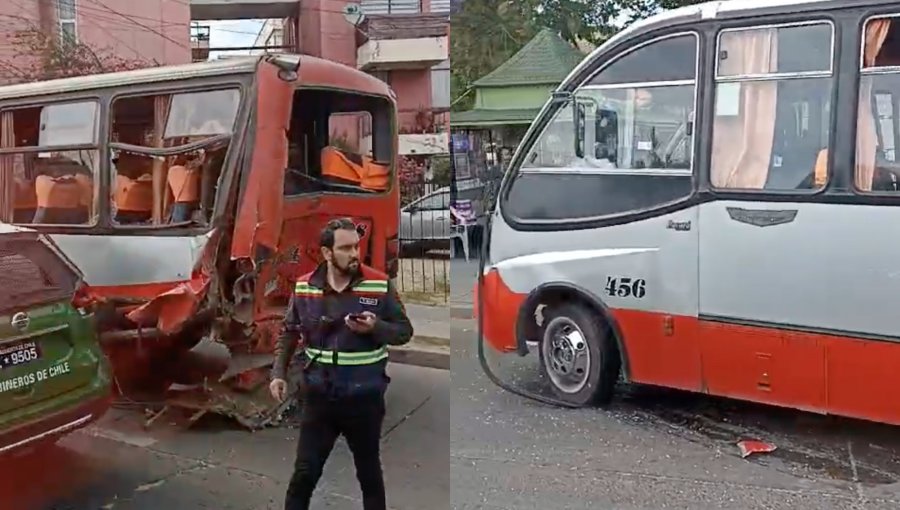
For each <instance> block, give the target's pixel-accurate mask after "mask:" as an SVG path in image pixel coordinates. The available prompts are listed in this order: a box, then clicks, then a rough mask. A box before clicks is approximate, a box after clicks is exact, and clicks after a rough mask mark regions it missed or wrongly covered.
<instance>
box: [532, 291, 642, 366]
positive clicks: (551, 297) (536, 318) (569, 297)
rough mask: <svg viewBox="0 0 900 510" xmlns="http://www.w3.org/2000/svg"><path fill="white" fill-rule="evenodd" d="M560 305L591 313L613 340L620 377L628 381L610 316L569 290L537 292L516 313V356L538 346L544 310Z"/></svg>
mask: <svg viewBox="0 0 900 510" xmlns="http://www.w3.org/2000/svg"><path fill="white" fill-rule="evenodd" d="M563 303H577V304H579V305H581V306H583V307H585V308H587V309H589V310H591V311H593V312H594V313H595V314H596V316H597V317H598V318H599V320H600V323H601V325H602V328H603V330H604V332H605V333H606V334H608V335H610V336H611V337H612V338H613V340H614V345H615V347H616V351H617V354H618V355H619V358H620V360H621V363H620V367H621V369H620V370H621V375H622V376H623V377H624V379H625V380H626V381H627V380H628V358H627V355H626V352H625V349H624V345H623V341H624V339H623V338H622V335H621V333H620V330H619V328H618V326H617V324H616V322H615V319H614V318H613V317H612V316H611V315H610V314H609V311H608V310H607V309H606V306H605V305H604V304H603V303H602V302H600V301H598V300H597V299H596V298H594V297H591V296H590V295H589V294H588V293H586V291H584V290H582V289H578V288H573V287H570V286H548V287H547V288H543V289H536V292H533V293H532V295H531V296H529V298H528V299H527V300H526V301H525V303H524V304H523V306H522V309H521V310H520V312H519V319H518V320H519V324H518V327H517V328H516V330H517V332H518V335H517V337H518V338H517V341H518V344H519V352H520V353H527V352H528V347H527V346H526V342H538V341H540V339H541V335H542V331H541V328H542V326H543V310H544V309H545V308H547V307H551V308H552V307H555V306H558V305H561V304H563Z"/></svg>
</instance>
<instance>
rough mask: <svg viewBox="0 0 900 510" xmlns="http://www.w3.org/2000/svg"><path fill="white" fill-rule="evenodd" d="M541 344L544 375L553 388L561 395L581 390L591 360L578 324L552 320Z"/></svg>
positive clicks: (589, 368) (566, 319)
mask: <svg viewBox="0 0 900 510" xmlns="http://www.w3.org/2000/svg"><path fill="white" fill-rule="evenodd" d="M541 344H542V345H541V349H542V350H543V351H544V352H543V354H544V364H545V365H546V370H547V375H548V376H549V377H550V380H551V381H552V382H553V385H554V386H556V387H557V388H558V389H559V390H560V391H562V392H563V393H578V392H579V391H581V390H582V389H584V387H585V385H586V384H587V381H588V374H589V373H590V371H591V363H592V362H593V360H592V359H591V351H590V349H588V345H587V340H586V339H585V336H584V332H582V331H581V328H580V327H578V324H576V323H575V321H573V320H572V319H570V318H568V317H555V318H554V319H552V320H551V321H550V323H549V324H547V328H546V329H545V330H544V338H543V341H542V342H541Z"/></svg>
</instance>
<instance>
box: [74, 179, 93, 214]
mask: <svg viewBox="0 0 900 510" xmlns="http://www.w3.org/2000/svg"><path fill="white" fill-rule="evenodd" d="M75 181H76V182H77V183H78V186H79V188H80V189H81V200H80V201H79V203H80V204H81V205H82V206H84V207H87V208H88V209H90V207H91V205H93V203H94V178H93V177H92V176H90V175H84V174H76V175H75Z"/></svg>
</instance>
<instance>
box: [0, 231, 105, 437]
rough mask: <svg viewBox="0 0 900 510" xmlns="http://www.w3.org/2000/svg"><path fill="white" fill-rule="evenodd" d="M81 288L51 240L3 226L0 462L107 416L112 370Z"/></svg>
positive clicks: (0, 244)
mask: <svg viewBox="0 0 900 510" xmlns="http://www.w3.org/2000/svg"><path fill="white" fill-rule="evenodd" d="M81 285H82V275H81V272H80V271H79V270H78V269H77V268H76V267H75V266H74V265H73V264H72V263H71V261H70V260H68V259H67V258H66V257H65V255H63V254H62V252H61V251H60V250H59V249H58V248H57V247H56V245H55V244H54V243H53V242H52V241H51V240H50V238H49V237H47V236H45V235H43V234H39V233H37V232H35V231H33V230H29V229H24V228H18V227H13V226H10V225H7V224H0V455H5V454H9V453H12V452H17V451H21V450H23V449H25V448H27V447H36V446H41V445H46V444H48V443H52V442H53V441H55V440H56V439H59V438H60V437H62V436H64V435H66V434H68V433H70V432H72V431H74V430H76V429H79V428H81V427H84V426H86V425H88V424H90V423H91V422H93V421H95V420H97V419H98V418H100V417H101V416H102V415H103V414H104V413H105V412H106V411H107V409H108V408H109V405H110V401H111V393H112V392H111V375H110V366H109V363H108V361H107V359H106V356H105V355H104V354H103V351H102V350H101V348H100V344H99V342H98V337H97V333H96V330H95V328H94V320H93V316H92V314H91V313H89V312H88V311H86V310H85V309H84V308H82V307H81V306H79V305H81V303H80V302H79V300H78V298H76V296H79V295H80V294H79V290H80V289H81Z"/></svg>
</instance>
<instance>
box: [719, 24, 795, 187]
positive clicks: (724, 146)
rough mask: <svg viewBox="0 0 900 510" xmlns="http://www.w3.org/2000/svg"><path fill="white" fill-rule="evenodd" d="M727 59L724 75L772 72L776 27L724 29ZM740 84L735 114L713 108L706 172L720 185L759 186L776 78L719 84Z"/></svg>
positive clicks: (771, 136) (765, 169) (768, 149)
mask: <svg viewBox="0 0 900 510" xmlns="http://www.w3.org/2000/svg"><path fill="white" fill-rule="evenodd" d="M728 37H729V39H730V41H729V42H730V44H728V49H727V51H728V60H727V61H724V62H723V63H722V67H721V68H720V71H721V72H722V73H723V74H725V75H728V76H740V75H748V74H765V73H770V72H774V71H775V70H776V69H777V63H778V36H777V31H776V29H767V30H752V31H747V32H738V33H733V34H729V36H728ZM724 87H740V93H739V94H738V95H737V98H738V102H739V103H738V114H737V115H721V114H719V112H717V115H716V120H715V128H714V134H713V137H714V139H713V154H712V168H711V175H710V178H711V180H712V184H713V186H716V187H719V188H745V189H762V188H763V187H764V186H765V184H766V179H767V178H768V176H769V161H770V159H771V156H772V146H773V143H774V140H775V110H776V108H775V107H776V105H777V101H778V95H777V94H778V83H777V82H775V81H757V82H737V83H728V84H719V86H718V90H717V94H721V93H722V91H723V89H724Z"/></svg>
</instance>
